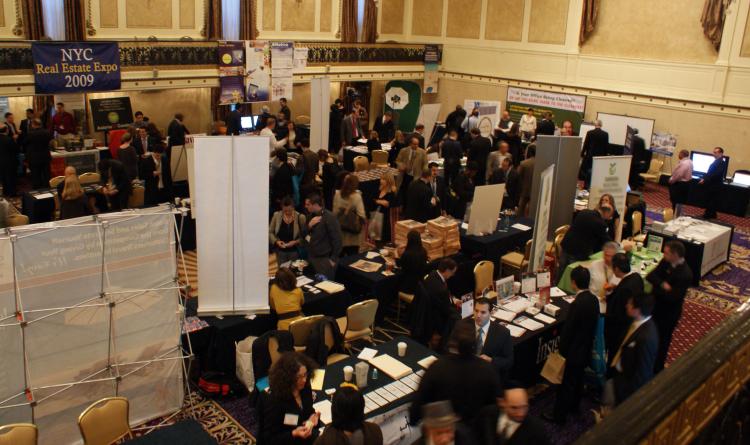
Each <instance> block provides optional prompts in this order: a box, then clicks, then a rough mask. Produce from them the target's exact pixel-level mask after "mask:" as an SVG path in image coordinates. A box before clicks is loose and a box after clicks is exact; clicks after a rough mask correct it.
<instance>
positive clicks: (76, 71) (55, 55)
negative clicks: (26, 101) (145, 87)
mask: <svg viewBox="0 0 750 445" xmlns="http://www.w3.org/2000/svg"><path fill="white" fill-rule="evenodd" d="M31 56H32V58H33V62H34V92H35V93H36V94H54V93H80V92H88V91H111V90H119V89H120V51H119V47H118V46H117V43H88V42H86V43H84V42H62V43H48V42H32V43H31Z"/></svg>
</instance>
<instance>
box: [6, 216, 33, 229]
mask: <svg viewBox="0 0 750 445" xmlns="http://www.w3.org/2000/svg"><path fill="white" fill-rule="evenodd" d="M28 223H29V217H28V216H26V215H21V214H17V215H8V227H16V226H25V225H26V224H28Z"/></svg>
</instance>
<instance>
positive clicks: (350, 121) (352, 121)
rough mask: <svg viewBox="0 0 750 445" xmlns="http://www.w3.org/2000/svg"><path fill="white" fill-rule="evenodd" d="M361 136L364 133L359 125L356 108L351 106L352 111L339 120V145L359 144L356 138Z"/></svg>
mask: <svg viewBox="0 0 750 445" xmlns="http://www.w3.org/2000/svg"><path fill="white" fill-rule="evenodd" d="M362 137H364V134H363V133H362V127H361V126H360V125H359V116H358V115H357V109H356V108H352V111H351V112H350V113H349V114H348V115H347V116H346V117H345V118H344V119H343V120H342V121H341V145H343V146H348V145H351V146H354V145H359V142H357V140H358V139H360V138H362Z"/></svg>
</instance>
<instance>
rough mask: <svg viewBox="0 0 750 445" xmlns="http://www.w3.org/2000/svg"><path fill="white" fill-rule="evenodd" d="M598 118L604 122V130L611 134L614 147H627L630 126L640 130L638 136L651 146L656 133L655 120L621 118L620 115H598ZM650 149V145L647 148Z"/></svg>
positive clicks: (610, 138) (610, 140) (610, 141)
mask: <svg viewBox="0 0 750 445" xmlns="http://www.w3.org/2000/svg"><path fill="white" fill-rule="evenodd" d="M596 118H597V119H598V120H600V121H602V130H604V131H606V132H607V133H609V143H610V144H614V145H625V136H626V135H627V131H628V126H630V127H631V128H637V129H638V135H639V136H640V137H642V138H643V140H644V141H646V144H651V135H652V134H653V132H654V120H653V119H643V118H640V117H631V116H621V115H619V114H609V113H597V115H596ZM646 148H648V145H647V146H646Z"/></svg>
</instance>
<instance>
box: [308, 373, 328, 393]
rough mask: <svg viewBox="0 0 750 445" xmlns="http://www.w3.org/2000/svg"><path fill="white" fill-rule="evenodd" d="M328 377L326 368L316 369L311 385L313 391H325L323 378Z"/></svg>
mask: <svg viewBox="0 0 750 445" xmlns="http://www.w3.org/2000/svg"><path fill="white" fill-rule="evenodd" d="M325 378H326V370H325V369H316V370H315V371H314V372H313V375H312V379H311V380H310V387H311V388H312V390H313V391H323V380H325Z"/></svg>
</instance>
